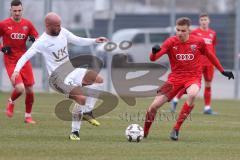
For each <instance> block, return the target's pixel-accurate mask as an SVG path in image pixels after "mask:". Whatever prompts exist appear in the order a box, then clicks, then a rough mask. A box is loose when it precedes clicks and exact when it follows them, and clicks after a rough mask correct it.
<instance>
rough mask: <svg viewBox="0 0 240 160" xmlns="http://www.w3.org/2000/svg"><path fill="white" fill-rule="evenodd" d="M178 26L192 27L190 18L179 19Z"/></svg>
mask: <svg viewBox="0 0 240 160" xmlns="http://www.w3.org/2000/svg"><path fill="white" fill-rule="evenodd" d="M176 25H179V26H185V25H187V26H188V27H189V26H190V25H191V19H190V18H188V17H180V18H178V19H177V21H176Z"/></svg>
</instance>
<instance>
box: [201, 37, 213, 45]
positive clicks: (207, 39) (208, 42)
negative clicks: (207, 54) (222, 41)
mask: <svg viewBox="0 0 240 160" xmlns="http://www.w3.org/2000/svg"><path fill="white" fill-rule="evenodd" d="M203 40H204V42H205V44H212V40H211V39H210V38H203Z"/></svg>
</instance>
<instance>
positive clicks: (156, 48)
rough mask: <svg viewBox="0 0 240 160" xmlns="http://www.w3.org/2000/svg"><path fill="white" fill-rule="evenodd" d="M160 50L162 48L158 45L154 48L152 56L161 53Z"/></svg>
mask: <svg viewBox="0 0 240 160" xmlns="http://www.w3.org/2000/svg"><path fill="white" fill-rule="evenodd" d="M160 50H161V47H160V46H159V45H157V44H156V45H154V46H153V47H152V54H157V52H159V51H160Z"/></svg>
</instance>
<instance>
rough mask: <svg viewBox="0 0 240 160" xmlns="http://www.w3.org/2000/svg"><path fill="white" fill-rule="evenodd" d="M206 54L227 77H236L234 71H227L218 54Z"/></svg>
mask: <svg viewBox="0 0 240 160" xmlns="http://www.w3.org/2000/svg"><path fill="white" fill-rule="evenodd" d="M206 56H207V57H208V59H209V60H210V61H211V63H212V64H213V65H214V66H215V67H216V68H217V69H218V70H219V71H220V72H221V73H222V75H224V76H225V77H228V79H229V80H230V79H234V75H233V73H232V71H225V70H224V68H223V67H222V65H221V63H220V62H219V60H218V58H217V56H215V55H213V54H211V53H209V52H207V54H206Z"/></svg>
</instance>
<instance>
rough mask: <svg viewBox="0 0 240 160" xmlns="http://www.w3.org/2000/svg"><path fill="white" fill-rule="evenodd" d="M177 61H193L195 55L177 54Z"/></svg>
mask: <svg viewBox="0 0 240 160" xmlns="http://www.w3.org/2000/svg"><path fill="white" fill-rule="evenodd" d="M176 59H177V60H179V61H191V60H193V59H194V54H176Z"/></svg>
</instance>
